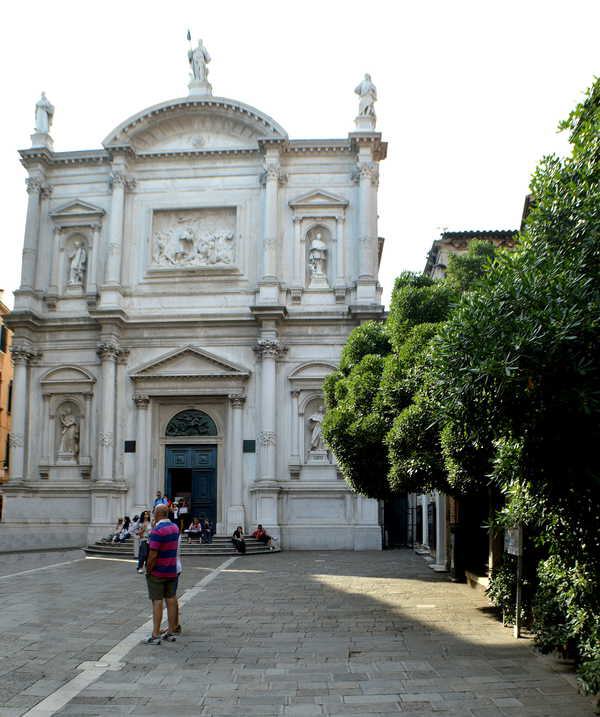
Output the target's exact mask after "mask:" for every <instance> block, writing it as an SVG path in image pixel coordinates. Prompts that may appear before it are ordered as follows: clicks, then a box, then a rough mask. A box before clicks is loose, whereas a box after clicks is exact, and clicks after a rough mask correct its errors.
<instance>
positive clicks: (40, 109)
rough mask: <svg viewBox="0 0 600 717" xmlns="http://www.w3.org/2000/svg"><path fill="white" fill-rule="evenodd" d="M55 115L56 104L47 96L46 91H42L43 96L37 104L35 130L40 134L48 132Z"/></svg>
mask: <svg viewBox="0 0 600 717" xmlns="http://www.w3.org/2000/svg"><path fill="white" fill-rule="evenodd" d="M53 117H54V105H52V104H50V101H49V100H48V98H47V97H46V93H45V92H42V96H41V97H40V99H39V100H38V101H37V103H36V105H35V131H36V132H38V133H39V134H48V132H50V127H52V118H53Z"/></svg>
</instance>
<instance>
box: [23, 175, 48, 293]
mask: <svg viewBox="0 0 600 717" xmlns="http://www.w3.org/2000/svg"><path fill="white" fill-rule="evenodd" d="M25 181H26V184H27V194H28V195H29V199H28V201H27V218H26V220H25V238H24V241H23V263H22V268H21V290H22V291H32V290H33V285H34V281H35V263H36V256H37V246H38V240H39V233H40V198H41V197H40V195H41V192H42V190H43V188H44V182H43V178H42V177H37V176H33V177H28V178H27V179H26V180H25Z"/></svg>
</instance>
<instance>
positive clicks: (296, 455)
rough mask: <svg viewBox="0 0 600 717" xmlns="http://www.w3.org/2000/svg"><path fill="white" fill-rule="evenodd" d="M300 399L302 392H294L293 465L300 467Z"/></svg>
mask: <svg viewBox="0 0 600 717" xmlns="http://www.w3.org/2000/svg"><path fill="white" fill-rule="evenodd" d="M299 398H300V391H298V390H294V391H292V425H291V427H292V456H291V461H290V462H291V463H292V464H293V465H297V466H299V465H300V431H299V426H298V424H299V422H300V419H299V415H298V399H299Z"/></svg>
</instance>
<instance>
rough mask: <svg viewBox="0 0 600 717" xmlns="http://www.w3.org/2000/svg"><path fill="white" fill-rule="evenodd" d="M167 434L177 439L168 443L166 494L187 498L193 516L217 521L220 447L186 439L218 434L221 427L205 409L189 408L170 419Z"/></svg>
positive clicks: (166, 450) (166, 448)
mask: <svg viewBox="0 0 600 717" xmlns="http://www.w3.org/2000/svg"><path fill="white" fill-rule="evenodd" d="M165 435H166V438H167V440H168V439H169V438H173V439H177V440H178V442H177V443H176V444H171V445H169V444H167V445H166V446H165V495H168V496H169V497H170V498H174V499H179V498H185V499H186V500H187V501H188V503H189V505H190V515H191V517H194V516H197V517H199V518H208V520H210V521H211V523H212V524H213V525H216V520H217V446H216V445H211V444H207V443H204V442H203V443H202V444H201V445H198V444H195V445H186V444H185V442H183V441H182V439H185V438H189V439H190V440H194V439H195V438H202V439H206V438H208V437H211V436H215V437H216V436H217V426H216V424H215V422H214V421H213V419H212V418H211V417H210V416H209V415H208V414H207V413H204V411H199V410H196V409H186V410H185V411H180V412H179V413H178V414H176V415H175V416H173V418H172V419H171V420H170V421H169V423H168V425H167V428H166V431H165Z"/></svg>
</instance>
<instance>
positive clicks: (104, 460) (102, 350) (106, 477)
mask: <svg viewBox="0 0 600 717" xmlns="http://www.w3.org/2000/svg"><path fill="white" fill-rule="evenodd" d="M97 353H98V356H100V360H101V362H102V389H101V390H102V413H101V417H100V433H99V435H98V458H99V464H100V471H99V480H101V481H112V480H114V478H115V471H114V459H115V446H114V440H115V434H114V431H115V376H116V361H117V357H118V356H119V353H120V351H119V347H118V346H117V345H116V344H114V343H110V342H107V343H101V344H99V346H98V351H97Z"/></svg>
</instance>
